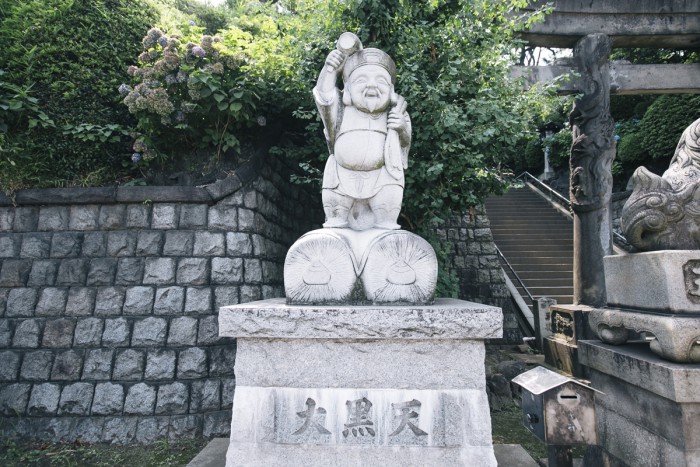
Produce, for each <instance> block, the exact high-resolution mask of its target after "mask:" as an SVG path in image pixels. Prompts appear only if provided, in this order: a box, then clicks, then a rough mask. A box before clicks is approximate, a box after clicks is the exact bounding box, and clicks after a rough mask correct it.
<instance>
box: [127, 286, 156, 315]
mask: <svg viewBox="0 0 700 467" xmlns="http://www.w3.org/2000/svg"><path fill="white" fill-rule="evenodd" d="M154 294H155V290H154V289H153V287H129V288H128V289H126V298H125V299H124V308H123V310H122V311H123V313H124V314H125V315H147V314H150V313H151V311H152V310H153V297H154Z"/></svg>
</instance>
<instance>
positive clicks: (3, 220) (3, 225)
mask: <svg viewBox="0 0 700 467" xmlns="http://www.w3.org/2000/svg"><path fill="white" fill-rule="evenodd" d="M14 220H15V210H14V209H13V208H0V232H5V231H10V230H12V224H13V222H14Z"/></svg>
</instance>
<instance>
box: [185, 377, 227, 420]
mask: <svg viewBox="0 0 700 467" xmlns="http://www.w3.org/2000/svg"><path fill="white" fill-rule="evenodd" d="M220 408H221V383H220V381H219V380H218V379H208V380H205V381H194V382H193V383H192V388H191V392H190V412H191V413H197V412H206V411H210V410H219V409H220Z"/></svg>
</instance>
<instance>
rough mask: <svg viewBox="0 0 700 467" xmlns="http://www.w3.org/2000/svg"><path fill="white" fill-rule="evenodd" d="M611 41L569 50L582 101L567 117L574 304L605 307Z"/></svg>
mask: <svg viewBox="0 0 700 467" xmlns="http://www.w3.org/2000/svg"><path fill="white" fill-rule="evenodd" d="M611 48H612V39H610V38H609V37H608V36H606V35H605V34H590V35H587V36H585V37H583V38H582V39H580V40H579V41H578V42H577V44H576V47H575V48H574V56H573V58H574V66H575V68H576V70H577V72H578V73H579V75H580V78H579V86H580V87H579V89H580V90H581V92H582V95H581V96H580V97H579V98H577V99H576V101H575V103H574V108H573V110H572V111H571V113H570V114H569V122H570V124H571V128H572V131H573V144H572V146H571V159H570V167H571V183H570V197H571V207H572V210H573V214H574V304H577V305H579V304H581V305H591V306H604V305H605V304H606V293H605V272H604V269H603V257H604V256H607V255H610V254H611V253H612V211H611V207H610V198H611V195H612V171H611V167H612V162H613V159H614V158H615V139H614V138H613V129H614V123H613V119H612V116H611V115H610V73H609V57H610V50H611Z"/></svg>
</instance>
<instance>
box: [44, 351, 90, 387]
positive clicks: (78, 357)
mask: <svg viewBox="0 0 700 467" xmlns="http://www.w3.org/2000/svg"><path fill="white" fill-rule="evenodd" d="M82 369H83V354H82V351H80V352H78V351H75V350H67V351H65V352H61V353H59V354H58V355H56V358H55V359H54V362H53V368H52V369H51V379H52V380H53V381H76V380H79V379H80V372H81V371H82Z"/></svg>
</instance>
